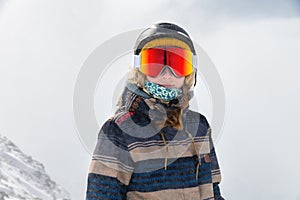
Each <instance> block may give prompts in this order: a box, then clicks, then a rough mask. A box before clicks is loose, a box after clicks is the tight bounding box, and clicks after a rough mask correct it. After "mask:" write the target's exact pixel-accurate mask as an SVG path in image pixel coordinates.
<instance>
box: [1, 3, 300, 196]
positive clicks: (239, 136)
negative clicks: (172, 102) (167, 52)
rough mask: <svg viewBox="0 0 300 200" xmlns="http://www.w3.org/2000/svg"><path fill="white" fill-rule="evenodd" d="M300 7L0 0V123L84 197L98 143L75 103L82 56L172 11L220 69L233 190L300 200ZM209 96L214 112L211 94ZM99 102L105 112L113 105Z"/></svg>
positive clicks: (228, 188)
mask: <svg viewBox="0 0 300 200" xmlns="http://www.w3.org/2000/svg"><path fill="white" fill-rule="evenodd" d="M299 15H300V2H299V1H296V0H273V1H266V0H261V1H258V0H255V1H247V2H246V1H238V0H227V1H218V2H217V1H212V0H206V1H205V0H189V1H179V0H169V1H160V0H151V1H137V0H130V1H112V0H110V1H79V0H76V1H74V0H73V1H69V0H66V1H42V0H35V1H33V0H27V1H8V0H0V91H1V93H0V134H2V135H5V136H7V137H8V138H9V139H10V140H12V141H13V142H14V143H15V144H16V145H18V146H19V147H20V148H21V150H23V152H25V153H26V154H28V155H31V156H33V158H34V159H37V160H38V161H40V162H42V163H43V164H44V165H45V167H46V171H47V172H48V174H49V175H50V176H51V177H52V178H53V179H54V180H55V181H56V182H57V183H59V184H61V185H62V186H63V187H64V188H66V189H67V190H68V191H69V192H70V193H71V196H72V199H75V200H77V199H78V200H79V199H83V197H84V195H85V189H86V176H87V170H88V166H89V162H90V154H89V152H87V151H86V149H85V148H84V147H83V145H82V142H81V141H80V139H79V136H78V133H77V131H76V124H75V122H74V116H73V110H72V109H73V107H72V106H73V105H72V101H73V90H74V86H75V82H76V78H77V75H78V73H79V71H80V69H81V66H82V64H83V62H84V61H85V60H86V59H87V57H88V56H89V55H90V53H91V52H92V51H93V50H95V49H96V48H97V47H98V46H99V45H101V44H102V43H103V42H104V41H106V40H108V39H110V38H111V37H112V36H115V35H118V34H120V33H122V32H124V31H131V30H135V29H140V28H145V27H147V26H149V25H151V24H153V23H155V22H157V21H170V22H174V23H177V24H179V25H180V26H182V27H184V28H185V29H186V30H187V31H188V33H189V34H190V35H191V37H192V38H193V40H194V41H196V42H197V43H198V44H200V45H201V47H202V48H203V49H204V50H205V51H206V53H207V54H208V56H209V57H210V58H211V59H212V61H213V62H214V64H215V66H216V68H217V70H218V72H219V75H220V77H221V79H222V81H223V86H224V90H225V96H226V118H225V122H224V126H223V131H222V136H221V138H220V139H219V140H218V141H217V143H216V150H217V154H218V158H219V162H220V166H221V170H222V174H223V180H222V184H221V190H222V193H223V195H224V197H226V198H227V199H230V200H235V199H243V200H253V199H278V200H281V199H291V200H292V199H295V200H300V192H299V187H298V186H299V181H300V173H298V172H297V169H299V167H300V161H299V159H298V158H299V157H300V149H299V145H298V141H299V139H300V136H299V134H300V128H299V126H298V124H299V119H300V114H299V113H300V107H299V102H300V79H299V75H300V66H299V64H300V62H299V52H300V17H299ZM127 62H128V61H127V60H126V59H124V63H123V64H124V65H128V63H127ZM119 64H120V65H121V64H122V60H120V61H119ZM121 77H122V75H118V77H117V78H121ZM110 78H111V79H110V80H109V79H107V81H113V80H115V79H116V77H115V76H114V74H112V75H111V77H110ZM200 80H201V79H200ZM99 87H100V89H101V86H99ZM99 87H98V89H99ZM200 88H201V81H200ZM99 95H103V97H104V95H105V94H97V95H96V97H97V98H99ZM204 98H206V97H204ZM199 99H201V98H199ZM200 101H201V100H200ZM101 102H102V103H103V104H105V105H103V106H105V107H107V106H108V107H109V108H111V106H112V105H111V104H112V103H111V99H110V98H108V99H107V102H105V101H104V100H102V101H101ZM202 102H205V104H204V105H202V107H201V106H200V107H201V108H202V109H200V111H201V112H203V113H204V114H205V115H206V116H207V117H208V119H209V118H210V116H211V113H210V109H205V108H206V107H208V106H211V105H207V106H206V101H202ZM96 104H97V103H96ZM100 109H101V105H99V104H97V105H95V113H96V115H97V116H98V117H99V123H100V124H101V123H103V120H104V119H106V118H107V117H108V116H109V114H110V113H109V112H110V110H106V111H102V110H100ZM96 135H97V132H96V131H95V136H94V137H95V139H96Z"/></svg>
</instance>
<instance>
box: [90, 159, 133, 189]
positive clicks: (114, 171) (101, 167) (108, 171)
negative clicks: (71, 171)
mask: <svg viewBox="0 0 300 200" xmlns="http://www.w3.org/2000/svg"><path fill="white" fill-rule="evenodd" d="M118 169H119V168H118V165H117V164H112V163H107V164H106V163H102V162H100V161H98V160H92V161H91V164H90V167H89V173H94V174H101V175H104V176H110V177H115V178H117V179H118V180H119V181H120V182H122V183H124V184H125V185H128V184H129V181H130V178H131V174H132V173H131V172H125V171H123V170H118Z"/></svg>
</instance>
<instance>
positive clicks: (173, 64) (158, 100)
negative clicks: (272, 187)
mask: <svg viewBox="0 0 300 200" xmlns="http://www.w3.org/2000/svg"><path fill="white" fill-rule="evenodd" d="M134 58H135V59H134V60H135V63H134V65H135V68H134V69H133V70H132V72H131V74H130V76H129V78H128V81H127V84H126V87H125V89H124V91H123V93H122V95H121V97H120V99H119V102H118V107H117V110H116V112H115V114H114V115H113V117H111V118H110V119H108V120H107V121H106V122H105V123H104V125H103V126H102V128H101V130H100V133H99V135H98V141H97V145H96V147H95V150H94V153H93V157H92V161H91V164H90V169H89V174H88V185H87V193H86V199H89V200H90V199H218V200H219V199H224V198H223V197H222V196H221V194H220V189H219V183H220V181H221V174H220V169H219V165H218V161H217V157H216V153H215V149H214V146H213V142H212V139H211V128H210V125H209V123H208V122H207V120H206V118H205V116H203V115H201V114H200V113H197V112H195V111H192V110H190V109H189V100H190V99H191V98H192V96H193V88H194V86H195V84H196V52H195V49H194V46H193V43H192V41H191V39H190V37H189V35H188V33H187V32H186V31H185V30H184V29H182V28H181V27H179V26H177V25H175V24H171V23H157V24H154V25H153V26H151V27H149V28H147V29H146V30H144V31H143V32H142V33H141V34H140V35H139V37H138V38H137V42H136V45H135V47H134Z"/></svg>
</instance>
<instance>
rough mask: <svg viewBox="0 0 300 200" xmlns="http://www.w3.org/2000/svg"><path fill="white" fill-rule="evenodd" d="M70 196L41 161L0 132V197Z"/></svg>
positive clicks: (50, 197) (17, 199) (46, 198)
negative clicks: (48, 173) (28, 154)
mask: <svg viewBox="0 0 300 200" xmlns="http://www.w3.org/2000/svg"><path fill="white" fill-rule="evenodd" d="M9 199H15V200H19V199H36V200H37V199H43V200H44V199H45V200H48V199H49V200H50V199H51V200H52V199H53V200H54V199H59V200H63V199H70V195H69V193H68V192H67V191H66V190H65V189H63V188H62V187H61V186H59V185H57V184H56V183H55V182H54V181H53V180H51V178H50V177H49V176H48V175H47V173H46V171H45V167H44V166H43V164H41V163H39V162H38V161H36V160H33V159H32V158H31V157H30V156H27V155H25V154H24V153H23V152H22V151H21V150H20V149H19V148H18V147H17V146H16V145H14V144H13V143H12V142H11V141H9V140H8V139H7V138H6V137H3V136H1V135H0V200H9Z"/></svg>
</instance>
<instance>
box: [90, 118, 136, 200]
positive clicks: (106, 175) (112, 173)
mask: <svg viewBox="0 0 300 200" xmlns="http://www.w3.org/2000/svg"><path fill="white" fill-rule="evenodd" d="M125 141H126V140H125V136H124V134H123V132H122V130H121V129H120V128H119V127H118V126H117V125H116V123H115V122H114V121H112V120H108V121H107V122H105V124H104V125H103V126H102V128H101V130H100V132H99V135H98V140H97V144H96V147H95V150H94V152H93V155H92V160H91V163H90V167H89V172H88V182H87V191H86V199H87V200H92V199H126V186H127V185H128V184H129V181H130V178H131V175H132V172H133V161H132V159H131V157H130V155H129V152H128V148H127V144H126V142H125Z"/></svg>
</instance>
